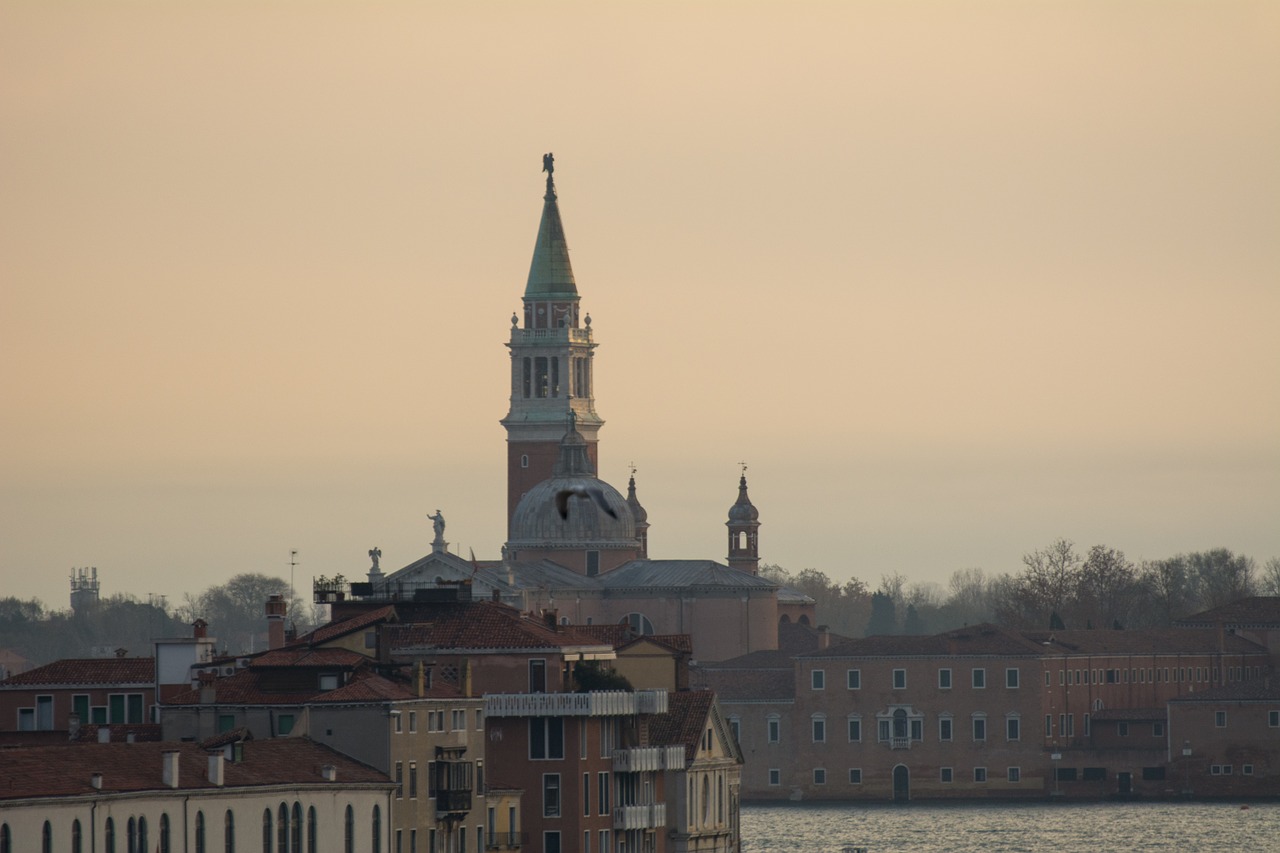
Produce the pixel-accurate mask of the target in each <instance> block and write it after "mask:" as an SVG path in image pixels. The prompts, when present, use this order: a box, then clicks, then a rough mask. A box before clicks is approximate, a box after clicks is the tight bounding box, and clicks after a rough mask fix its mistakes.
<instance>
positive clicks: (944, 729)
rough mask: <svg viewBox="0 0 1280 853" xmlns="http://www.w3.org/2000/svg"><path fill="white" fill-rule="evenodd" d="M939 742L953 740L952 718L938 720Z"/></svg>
mask: <svg viewBox="0 0 1280 853" xmlns="http://www.w3.org/2000/svg"><path fill="white" fill-rule="evenodd" d="M938 740H951V718H950V717H939V718H938Z"/></svg>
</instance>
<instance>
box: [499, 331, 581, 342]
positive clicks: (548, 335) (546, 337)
mask: <svg viewBox="0 0 1280 853" xmlns="http://www.w3.org/2000/svg"><path fill="white" fill-rule="evenodd" d="M511 339H512V340H513V341H532V340H538V341H549V342H553V341H571V342H573V343H575V344H589V343H591V330H590V329H565V328H559V329H512V330H511Z"/></svg>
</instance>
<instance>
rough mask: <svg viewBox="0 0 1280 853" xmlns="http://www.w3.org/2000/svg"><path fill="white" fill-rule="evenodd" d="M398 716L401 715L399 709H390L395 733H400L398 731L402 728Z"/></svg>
mask: <svg viewBox="0 0 1280 853" xmlns="http://www.w3.org/2000/svg"><path fill="white" fill-rule="evenodd" d="M400 716H401V715H400V712H399V711H392V712H391V719H392V720H394V721H395V732H396V734H400V733H401V732H402V731H403V728H402V725H403V723H402V722H401V720H400Z"/></svg>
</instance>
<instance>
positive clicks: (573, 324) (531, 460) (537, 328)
mask: <svg viewBox="0 0 1280 853" xmlns="http://www.w3.org/2000/svg"><path fill="white" fill-rule="evenodd" d="M542 170H543V171H544V172H546V173H547V191H546V194H545V195H544V196H543V197H542V221H541V222H540V223H539V225H538V240H537V242H536V243H535V244H534V247H533V262H532V264H530V266H529V281H528V283H527V284H526V285H525V289H524V299H523V301H524V317H523V319H522V318H521V317H520V315H518V314H512V315H511V339H510V340H509V341H508V342H507V348H508V349H509V350H510V351H511V408H510V409H509V410H508V412H507V416H506V417H505V418H503V419H502V421H501V423H502V425H503V426H504V427H505V428H506V430H507V535H508V537H510V536H511V517H512V515H513V514H514V513H515V510H516V505H517V504H519V503H520V498H521V497H523V496H524V494H525V492H527V491H529V489H531V488H533V487H534V486H535V485H537V484H538V483H540V482H542V481H543V480H545V479H547V478H548V477H550V476H551V474H552V469H553V468H554V466H555V463H556V458H557V456H558V453H559V447H560V439H561V438H562V437H563V436H564V430H565V424H566V423H568V422H569V421H568V419H569V414H570V412H572V413H573V416H574V420H575V422H576V425H577V430H578V432H579V433H580V434H581V435H582V438H583V439H584V440H585V441H586V445H587V447H586V450H587V458H588V459H589V460H590V462H591V467H592V471H593V473H594V472H595V471H598V470H599V459H598V456H597V451H596V443H597V437H596V436H597V433H598V432H599V430H600V427H601V426H602V425H603V424H604V421H603V420H602V419H601V418H600V416H599V415H597V414H596V405H595V397H594V396H593V395H592V378H593V373H594V370H593V368H592V359H593V357H594V350H595V347H596V345H595V343H594V342H593V341H592V339H591V315H589V314H588V315H586V316H585V317H582V318H581V320H580V318H579V304H578V303H579V298H578V286H577V284H576V283H575V282H574V279H573V267H572V266H571V265H570V264H569V246H568V243H567V242H566V241H565V237H564V225H563V224H561V222H560V207H559V205H558V204H557V203H556V184H555V177H554V173H555V160H554V158H553V157H552V155H551V154H544V155H543V157H542Z"/></svg>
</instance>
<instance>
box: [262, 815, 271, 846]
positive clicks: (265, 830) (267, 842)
mask: <svg viewBox="0 0 1280 853" xmlns="http://www.w3.org/2000/svg"><path fill="white" fill-rule="evenodd" d="M262 853H271V809H263V810H262Z"/></svg>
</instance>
